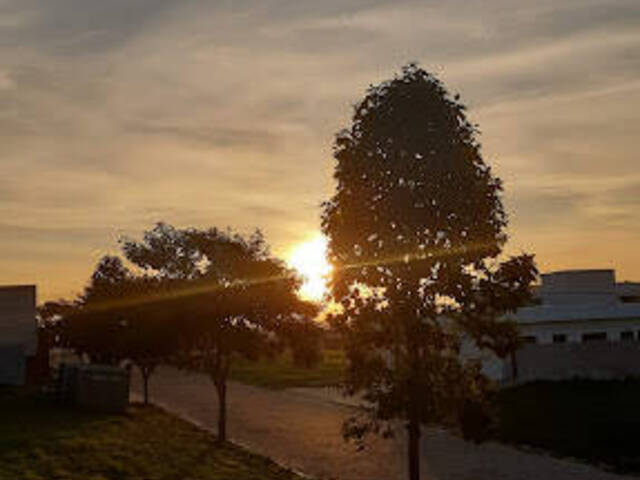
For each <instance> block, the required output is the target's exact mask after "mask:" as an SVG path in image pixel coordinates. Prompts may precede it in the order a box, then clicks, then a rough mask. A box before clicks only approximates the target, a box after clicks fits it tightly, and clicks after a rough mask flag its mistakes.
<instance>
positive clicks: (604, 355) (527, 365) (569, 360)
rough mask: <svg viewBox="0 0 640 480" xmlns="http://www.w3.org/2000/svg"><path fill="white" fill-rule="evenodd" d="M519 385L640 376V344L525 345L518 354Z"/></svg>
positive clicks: (517, 380)
mask: <svg viewBox="0 0 640 480" xmlns="http://www.w3.org/2000/svg"><path fill="white" fill-rule="evenodd" d="M516 361H517V366H518V377H517V379H516V382H518V383H523V382H530V381H534V380H568V379H571V378H575V377H579V378H591V379H597V380H610V379H623V378H625V377H629V376H640V343H639V342H594V343H566V344H554V345H525V346H524V347H522V348H521V349H520V350H518V352H517V353H516Z"/></svg>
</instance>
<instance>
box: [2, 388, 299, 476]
mask: <svg viewBox="0 0 640 480" xmlns="http://www.w3.org/2000/svg"><path fill="white" fill-rule="evenodd" d="M0 479H2V480H5V479H6V480H20V479H24V480H27V479H28V480H62V479H65V480H67V479H68V480H75V479H77V480H107V479H109V480H111V479H113V480H129V479H131V480H133V479H136V480H169V479H171V480H188V479H193V480H195V479H198V480H223V479H224V480H230V479H239V480H269V479H291V480H293V479H298V480H299V479H300V477H298V476H296V475H294V474H292V473H291V472H289V471H285V470H283V469H281V468H280V467H278V466H277V465H276V464H274V463H273V462H272V461H270V460H268V459H266V458H263V457H260V456H258V455H254V454H251V453H249V452H247V451H246V450H243V449H241V448H239V447H236V446H234V445H226V446H218V445H217V444H216V443H215V440H214V438H213V437H211V435H209V434H208V433H206V432H204V431H202V430H199V429H197V428H195V427H194V426H192V425H190V424H189V423H187V422H185V421H182V420H180V419H178V418H176V417H173V416H171V415H169V414H167V413H164V412H163V411H161V410H159V409H157V408H154V407H148V408H143V407H141V406H133V407H131V408H130V411H129V412H128V413H127V415H121V416H108V415H97V414H90V413H85V412H79V411H74V410H71V409H69V408H63V407H59V406H55V405H52V404H51V403H50V402H49V401H48V400H47V399H44V398H40V397H38V396H37V395H34V394H30V393H26V392H22V391H16V390H8V389H5V390H0Z"/></svg>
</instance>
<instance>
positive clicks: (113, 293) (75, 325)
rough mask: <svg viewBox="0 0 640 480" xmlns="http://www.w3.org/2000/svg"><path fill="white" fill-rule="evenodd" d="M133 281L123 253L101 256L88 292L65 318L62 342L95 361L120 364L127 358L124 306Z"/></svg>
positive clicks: (86, 288)
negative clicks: (123, 336) (124, 336)
mask: <svg viewBox="0 0 640 480" xmlns="http://www.w3.org/2000/svg"><path fill="white" fill-rule="evenodd" d="M131 281H132V274H131V272H130V271H129V270H128V269H127V268H126V267H125V266H124V264H123V263H122V260H121V259H120V258H119V257H115V256H104V257H103V258H102V259H100V261H99V262H98V265H97V266H96V269H95V271H94V273H93V274H92V275H91V279H90V280H89V284H88V285H87V286H86V287H85V289H84V293H83V294H82V295H81V296H80V297H79V298H78V299H77V300H76V301H75V302H74V303H73V308H71V309H69V310H68V311H67V312H66V314H65V315H64V316H63V318H62V320H61V323H60V335H61V343H62V345H63V346H65V347H69V348H72V349H73V350H75V352H76V353H77V354H78V355H87V356H88V357H89V358H90V360H91V361H92V362H94V363H102V364H108V365H117V364H118V363H119V362H120V361H121V360H122V359H123V356H122V355H123V352H122V348H121V347H122V345H121V343H122V332H123V330H124V327H125V326H126V309H125V308H123V307H124V306H125V302H124V299H125V298H127V297H128V296H129V295H130V293H131Z"/></svg>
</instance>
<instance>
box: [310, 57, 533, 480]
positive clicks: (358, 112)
mask: <svg viewBox="0 0 640 480" xmlns="http://www.w3.org/2000/svg"><path fill="white" fill-rule="evenodd" d="M477 135H478V131H477V128H476V127H475V126H474V125H473V124H472V123H470V121H469V120H468V119H467V116H466V109H465V106H464V105H463V104H462V103H461V102H460V101H459V97H458V96H457V95H456V96H452V95H450V94H449V92H448V91H447V90H446V88H445V87H444V85H443V84H442V83H441V82H440V81H439V80H438V79H437V78H435V77H434V76H433V75H431V74H429V73H428V72H426V71H425V70H423V69H421V68H419V67H417V66H416V65H414V64H410V65H407V66H406V67H404V68H403V70H402V73H401V74H400V75H398V76H396V77H395V78H393V79H392V80H389V81H386V82H383V83H381V84H380V85H377V86H371V87H370V88H369V89H368V90H367V92H366V95H365V97H364V99H363V100H362V101H360V103H358V104H357V105H356V106H355V111H354V114H353V118H352V123H351V126H350V128H349V129H346V130H343V131H341V132H340V133H338V135H337V136H336V139H335V143H334V157H335V159H336V166H335V173H334V177H335V180H336V182H337V188H336V192H335V194H334V196H333V197H332V198H331V199H330V200H329V201H327V202H326V203H325V204H324V211H323V220H322V227H323V231H324V233H325V234H326V235H327V236H328V238H329V253H330V260H331V262H332V263H333V264H334V267H335V272H334V275H333V279H332V290H333V293H334V296H335V298H336V300H337V301H338V302H339V303H340V304H341V306H342V313H341V314H339V315H335V316H334V318H333V319H332V323H333V325H334V326H335V327H336V328H337V329H338V330H339V331H340V332H341V333H342V334H343V335H344V338H345V344H346V349H347V356H348V359H349V367H348V372H347V379H346V387H347V391H348V392H349V393H355V392H358V391H362V392H364V396H365V399H366V400H367V401H368V402H369V403H368V404H369V407H368V408H367V409H365V411H364V412H363V413H364V414H365V415H364V416H363V417H361V418H356V419H352V420H351V421H350V422H348V423H347V424H346V425H345V434H346V435H347V436H351V437H355V438H358V439H361V438H362V437H363V436H364V435H365V434H366V433H369V432H376V433H382V434H389V433H390V431H389V428H388V427H389V425H390V424H391V423H390V422H391V421H392V420H394V419H398V418H400V419H404V420H406V422H407V428H408V433H409V445H410V448H409V466H410V469H409V470H410V476H411V478H412V479H417V478H419V463H418V461H419V459H418V448H419V438H420V425H421V424H428V423H432V422H441V421H443V420H445V419H446V420H450V419H451V418H454V417H455V418H458V417H462V418H466V419H468V418H469V417H470V416H473V415H470V414H469V412H474V411H480V410H481V408H475V407H473V408H472V406H479V405H481V404H482V403H481V402H482V398H483V393H484V392H485V391H486V390H487V388H488V386H489V382H488V381H487V380H486V378H484V377H483V375H482V373H481V369H480V365H479V364H478V362H477V361H473V360H472V359H464V358H462V357H461V355H460V353H461V348H462V344H463V341H464V340H465V339H467V340H468V339H473V340H475V342H476V343H477V344H478V345H479V346H480V347H482V348H490V349H494V350H496V351H499V352H500V355H506V354H507V353H508V350H509V349H510V348H512V343H511V338H512V334H513V331H514V330H513V325H512V324H510V323H509V322H506V321H503V320H502V317H503V315H504V314H505V313H506V312H509V311H511V310H513V309H515V308H516V307H517V306H518V305H520V304H521V303H522V302H524V301H525V300H526V299H527V297H528V295H529V285H530V283H531V282H532V281H533V280H534V278H535V276H536V274H537V271H536V268H535V266H534V263H533V257H532V256H530V255H521V256H518V257H513V258H511V259H509V260H507V261H504V262H502V263H500V262H499V260H498V259H499V256H500V254H501V253H502V249H503V246H504V244H505V242H506V240H507V235H506V232H505V227H506V225H507V217H506V214H505V210H504V207H503V204H502V199H501V195H502V183H501V181H500V180H499V179H498V178H497V177H495V176H494V175H493V173H492V171H491V168H490V167H489V166H488V165H487V164H486V163H485V161H484V159H483V158H482V155H481V150H480V144H479V143H478V141H477ZM463 411H464V412H466V413H465V415H462V414H461V412H463ZM476 416H477V415H476ZM476 423H479V422H476ZM480 423H481V422H480Z"/></svg>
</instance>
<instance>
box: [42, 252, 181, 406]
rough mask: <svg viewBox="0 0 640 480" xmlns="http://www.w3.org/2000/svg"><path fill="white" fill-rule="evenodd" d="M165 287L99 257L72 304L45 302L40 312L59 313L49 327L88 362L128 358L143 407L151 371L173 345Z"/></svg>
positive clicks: (117, 262) (116, 259)
mask: <svg viewBox="0 0 640 480" xmlns="http://www.w3.org/2000/svg"><path fill="white" fill-rule="evenodd" d="M167 291H168V289H167V286H166V285H165V284H164V283H163V282H162V281H161V279H159V278H155V277H151V276H143V275H134V274H133V273H132V272H131V271H130V270H129V269H127V268H126V267H125V266H124V264H123V263H122V260H121V259H120V258H119V257H116V256H105V257H103V258H102V259H101V260H100V262H99V263H98V265H97V267H96V270H95V272H94V273H93V275H92V276H91V279H90V281H89V284H88V285H87V287H86V288H85V291H84V293H83V294H82V295H81V296H80V297H79V298H78V299H77V300H76V302H74V303H73V304H56V305H50V306H49V307H48V308H47V309H46V310H43V313H47V312H48V313H61V316H62V320H61V321H60V322H59V324H60V325H59V328H58V329H57V330H55V331H56V332H60V337H61V339H62V344H63V345H65V346H67V347H70V348H73V349H74V350H75V351H76V353H78V354H80V355H82V354H86V355H88V356H89V358H90V359H91V361H92V362H94V363H105V364H110V365H117V364H119V363H120V362H122V361H123V360H129V361H130V362H131V363H132V364H133V365H134V366H136V367H137V368H138V369H139V370H140V374H141V376H142V382H143V394H144V403H145V405H146V404H148V402H149V378H150V376H151V374H152V373H153V372H154V371H155V369H156V367H157V366H158V365H159V364H160V363H161V362H162V361H165V360H167V359H168V358H169V357H170V356H171V355H172V353H173V351H174V349H175V347H176V339H175V325H173V324H172V322H173V317H172V316H171V307H172V303H171V298H170V296H169V295H167ZM46 306H47V305H45V307H46Z"/></svg>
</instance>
